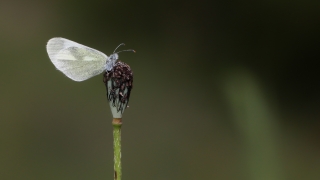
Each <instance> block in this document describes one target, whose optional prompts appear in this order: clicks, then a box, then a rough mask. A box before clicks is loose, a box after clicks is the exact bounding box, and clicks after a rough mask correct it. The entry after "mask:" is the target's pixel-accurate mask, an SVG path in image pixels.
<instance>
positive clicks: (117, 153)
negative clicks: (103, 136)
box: [112, 118, 122, 180]
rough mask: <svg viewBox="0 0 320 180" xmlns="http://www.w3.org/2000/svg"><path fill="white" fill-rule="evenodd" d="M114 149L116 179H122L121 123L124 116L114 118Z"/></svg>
mask: <svg viewBox="0 0 320 180" xmlns="http://www.w3.org/2000/svg"><path fill="white" fill-rule="evenodd" d="M112 125H113V150H114V180H121V176H122V171H121V125H122V118H113V121H112Z"/></svg>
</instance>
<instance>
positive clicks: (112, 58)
mask: <svg viewBox="0 0 320 180" xmlns="http://www.w3.org/2000/svg"><path fill="white" fill-rule="evenodd" d="M124 45H125V44H124V43H121V44H120V45H119V46H118V47H117V48H116V49H115V50H114V51H113V54H111V55H110V56H109V57H108V59H107V63H106V71H111V70H112V68H113V67H114V66H115V64H116V63H117V60H118V59H119V55H118V53H120V52H123V51H132V52H135V51H134V50H133V49H127V50H122V51H118V52H116V50H117V49H118V48H119V47H120V46H124Z"/></svg>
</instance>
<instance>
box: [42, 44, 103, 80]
mask: <svg viewBox="0 0 320 180" xmlns="http://www.w3.org/2000/svg"><path fill="white" fill-rule="evenodd" d="M47 52H48V55H49V57H50V60H51V62H52V63H53V64H54V65H55V67H56V68H57V69H58V70H60V71H61V72H63V74H65V75H66V76H68V77H69V78H71V79H72V80H74V81H84V80H86V79H89V78H91V77H93V76H96V75H98V74H100V73H102V72H103V71H104V70H105V65H106V61H107V59H108V56H107V55H105V54H103V53H102V52H100V51H98V50H95V49H92V48H90V47H87V46H84V45H82V44H79V43H76V42H73V41H70V40H68V39H64V38H52V39H50V40H49V41H48V43H47Z"/></svg>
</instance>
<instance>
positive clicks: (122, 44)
mask: <svg viewBox="0 0 320 180" xmlns="http://www.w3.org/2000/svg"><path fill="white" fill-rule="evenodd" d="M124 45H125V44H124V43H121V44H119V46H118V47H117V48H116V49H115V50H114V51H113V53H114V52H115V51H116V50H117V49H118V48H119V47H120V46H124Z"/></svg>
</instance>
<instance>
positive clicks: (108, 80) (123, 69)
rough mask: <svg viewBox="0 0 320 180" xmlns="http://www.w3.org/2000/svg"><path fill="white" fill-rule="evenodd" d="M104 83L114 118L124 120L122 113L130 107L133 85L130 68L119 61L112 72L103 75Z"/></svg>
mask: <svg viewBox="0 0 320 180" xmlns="http://www.w3.org/2000/svg"><path fill="white" fill-rule="evenodd" d="M103 82H104V83H105V86H106V88H107V98H108V101H109V104H110V108H111V112H112V115H113V118H122V113H123V112H124V110H125V109H126V108H127V107H128V103H129V98H130V92H131V89H132V83H133V72H132V71H131V68H130V66H129V65H127V64H126V63H124V62H121V61H119V60H118V61H117V62H116V64H115V66H114V67H113V68H112V69H111V70H110V71H106V72H105V73H104V74H103Z"/></svg>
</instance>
